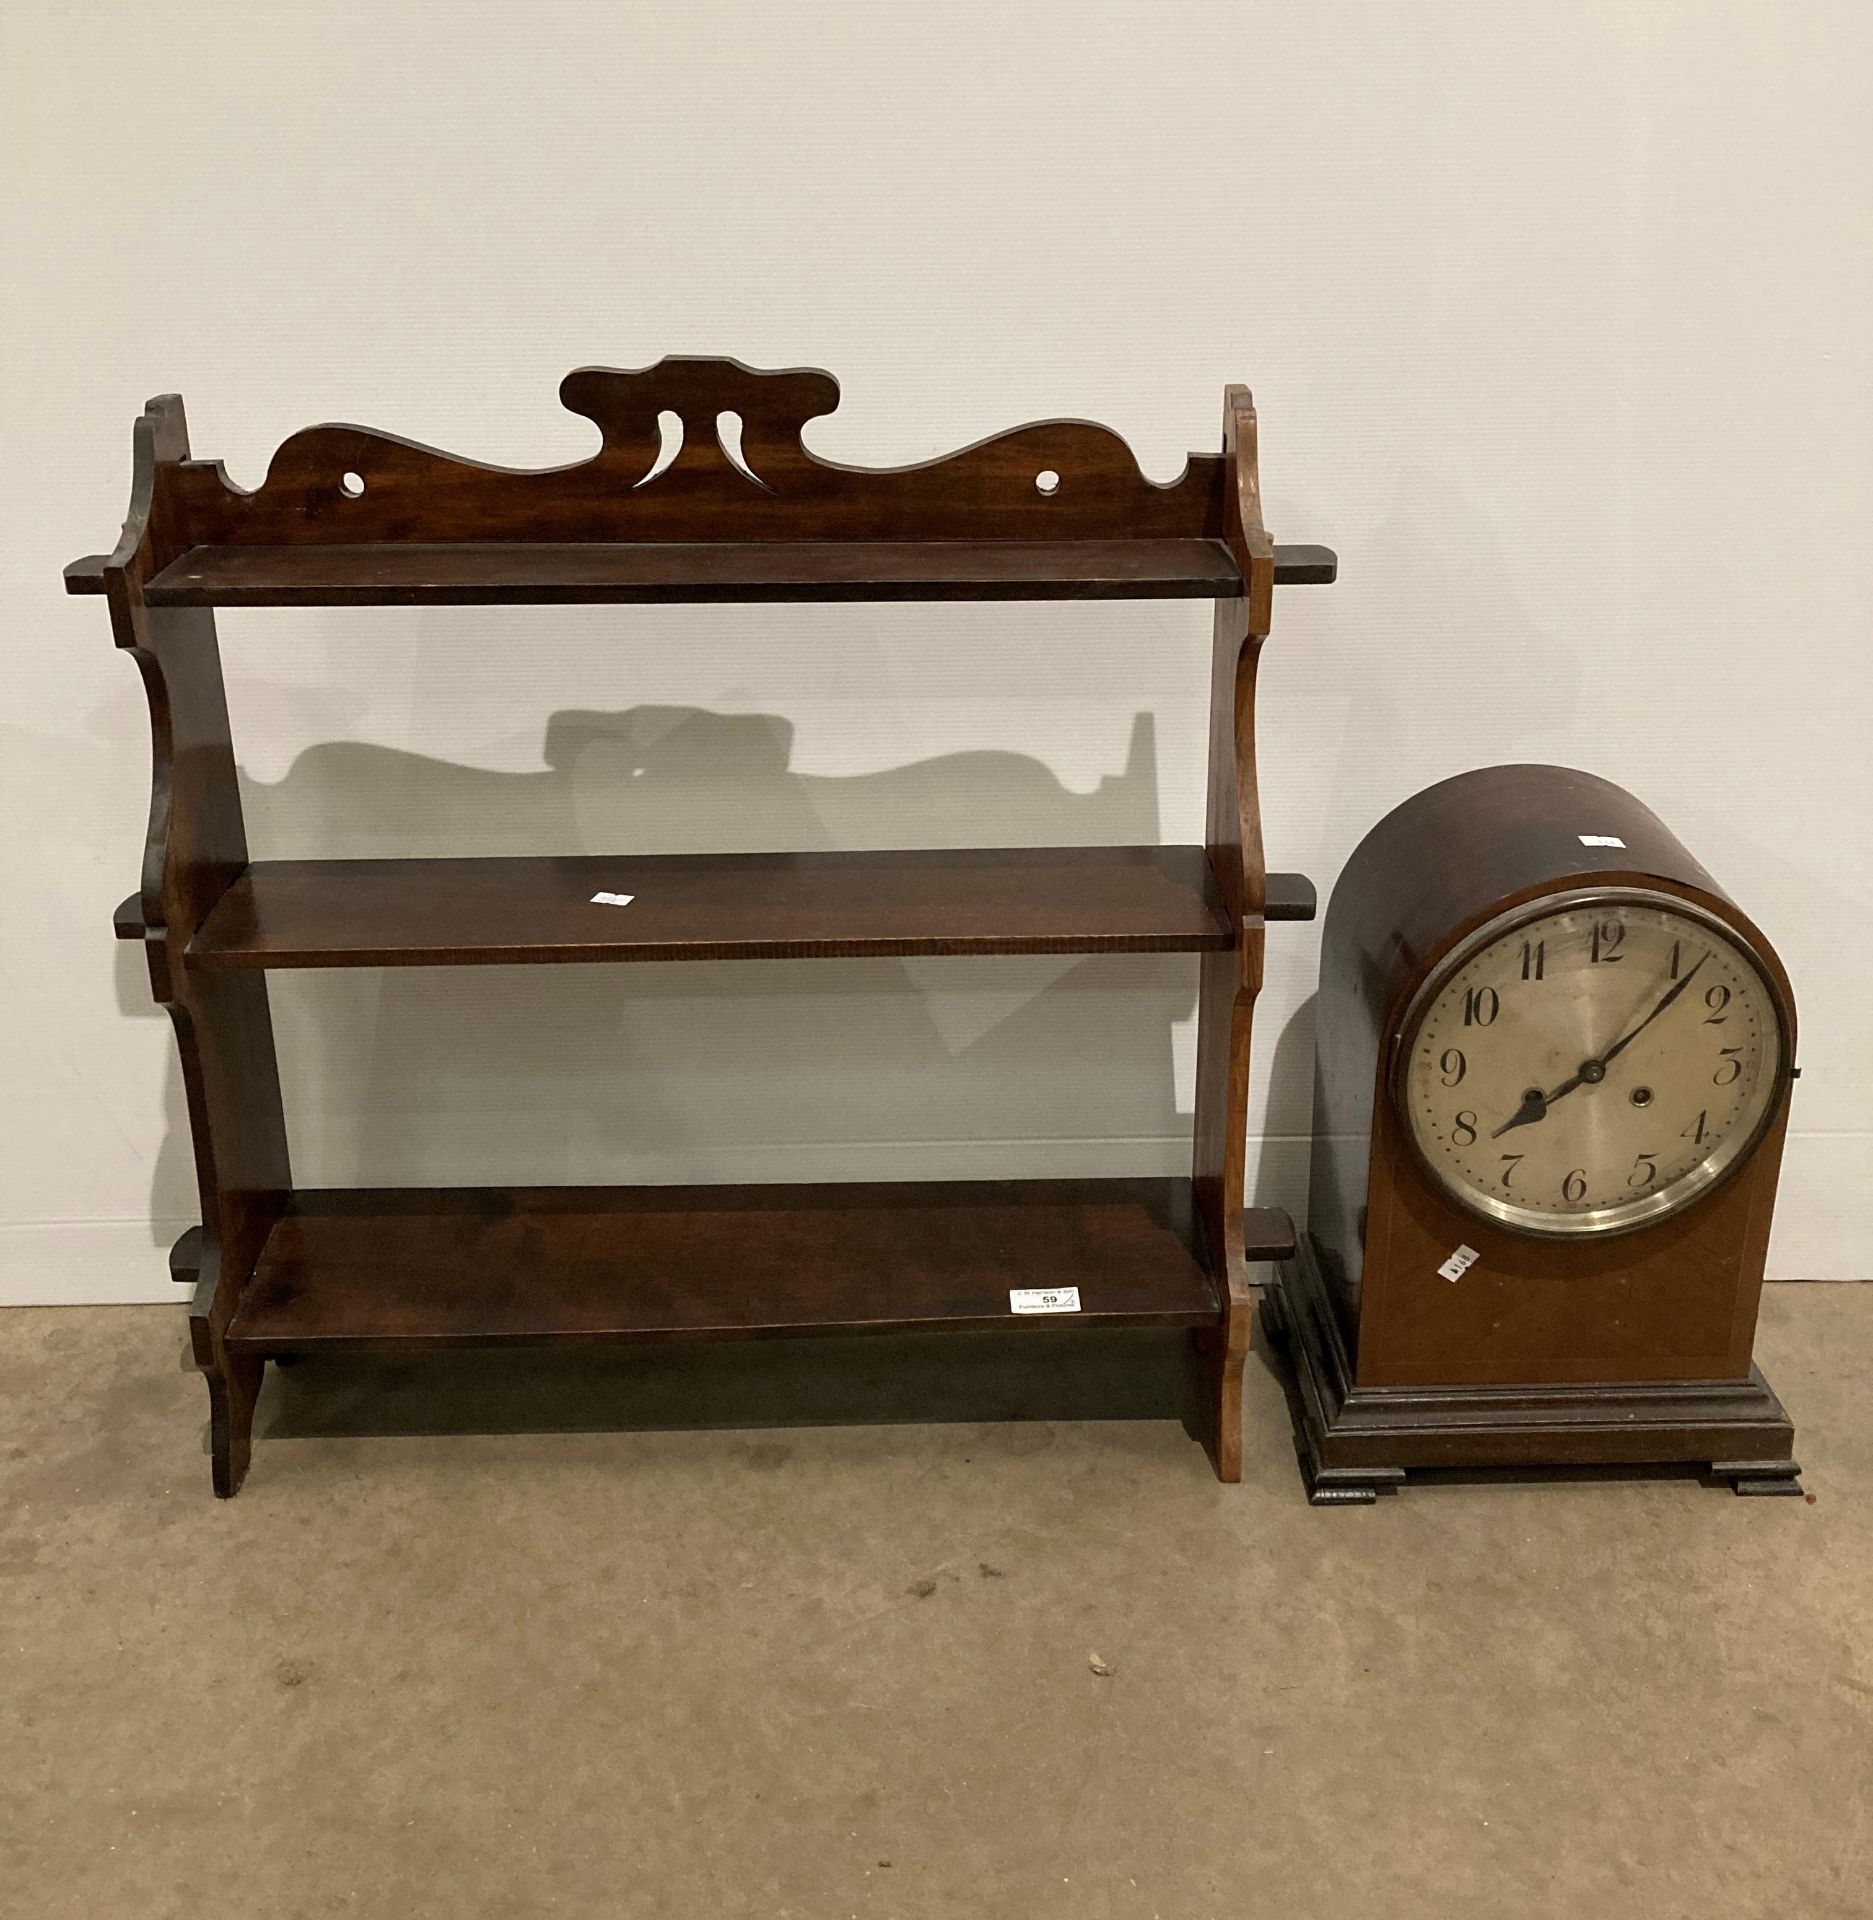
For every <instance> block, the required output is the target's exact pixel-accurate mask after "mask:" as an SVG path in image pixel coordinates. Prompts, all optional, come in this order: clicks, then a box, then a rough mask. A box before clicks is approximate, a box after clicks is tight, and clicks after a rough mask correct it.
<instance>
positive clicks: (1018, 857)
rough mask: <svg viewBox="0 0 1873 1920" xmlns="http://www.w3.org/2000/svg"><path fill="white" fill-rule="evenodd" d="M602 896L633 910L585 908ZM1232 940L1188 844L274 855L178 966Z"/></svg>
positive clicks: (1156, 946) (1180, 946)
mask: <svg viewBox="0 0 1873 1920" xmlns="http://www.w3.org/2000/svg"><path fill="white" fill-rule="evenodd" d="M600 892H606V893H614V894H628V895H630V896H631V904H630V905H629V906H627V907H619V906H613V905H607V904H602V903H600V904H594V902H593V898H592V896H593V895H594V894H595V893H600ZM1232 942H1233V934H1232V931H1231V928H1230V923H1229V920H1228V917H1227V916H1226V915H1225V914H1224V912H1223V908H1222V902H1221V900H1220V898H1219V897H1218V894H1217V890H1216V884H1215V880H1214V878H1213V876H1212V874H1211V872H1210V866H1209V862H1208V861H1207V860H1206V859H1205V857H1204V853H1203V849H1202V848H1201V847H1034V848H1011V849H1005V850H1004V849H985V848H962V849H956V850H949V851H941V850H939V851H929V850H917V851H911V852H903V853H724V854H631V855H626V854H620V855H617V856H598V855H589V854H582V855H577V856H569V857H563V858H550V857H548V858H540V859H486V860H474V859H465V860H276V861H261V862H258V863H256V864H255V865H254V866H252V867H250V868H249V869H248V870H247V872H246V873H245V874H243V875H242V876H241V878H240V879H238V880H237V881H235V882H234V884H233V885H232V886H230V887H229V888H228V890H227V892H226V893H225V894H223V895H222V897H221V900H220V903H219V904H218V905H217V907H216V909H215V911H214V913H213V914H212V915H211V916H210V918H209V920H208V922H207V924H206V925H205V926H204V927H203V928H202V930H201V931H200V933H198V934H197V935H196V937H195V939H194V941H193V942H192V943H191V945H190V948H189V963H190V965H191V966H195V967H206V968H227V967H348V966H412V967H423V966H459V965H496V964H513V963H516V962H529V961H544V962H559V961H606V960H621V961H649V960H755V959H789V958H792V959H801V958H811V957H816V956H836V955H866V954H970V953H978V954H996V953H1001V954H1011V953H1154V952H1155V953H1194V952H1198V951H1201V950H1202V949H1204V948H1206V947H1226V946H1229V945H1231V944H1232Z"/></svg>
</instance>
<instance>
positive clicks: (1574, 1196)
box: [1561, 1167, 1587, 1206]
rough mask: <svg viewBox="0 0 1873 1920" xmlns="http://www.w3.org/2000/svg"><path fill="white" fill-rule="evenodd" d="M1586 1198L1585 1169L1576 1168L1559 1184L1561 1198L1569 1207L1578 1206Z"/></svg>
mask: <svg viewBox="0 0 1873 1920" xmlns="http://www.w3.org/2000/svg"><path fill="white" fill-rule="evenodd" d="M1586 1197H1587V1169H1586V1168H1585V1167H1576V1168H1575V1169H1574V1170H1573V1171H1572V1172H1571V1173H1570V1174H1569V1175H1568V1176H1567V1178H1566V1179H1565V1180H1563V1181H1562V1182H1561V1198H1562V1199H1563V1200H1565V1201H1566V1202H1567V1203H1568V1205H1569V1206H1578V1205H1579V1204H1580V1202H1581V1201H1583V1200H1584V1199H1586Z"/></svg>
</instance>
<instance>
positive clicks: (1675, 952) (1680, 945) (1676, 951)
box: [1671, 940, 1684, 980]
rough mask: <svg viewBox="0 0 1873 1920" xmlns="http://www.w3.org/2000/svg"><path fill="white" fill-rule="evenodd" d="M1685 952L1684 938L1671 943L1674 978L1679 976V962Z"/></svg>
mask: <svg viewBox="0 0 1873 1920" xmlns="http://www.w3.org/2000/svg"><path fill="white" fill-rule="evenodd" d="M1683 954H1684V942H1683V941H1682V940H1674V941H1673V942H1672V943H1671V977H1672V978H1673V979H1674V980H1675V979H1677V977H1678V963H1679V960H1680V959H1681V958H1682V956H1683Z"/></svg>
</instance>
